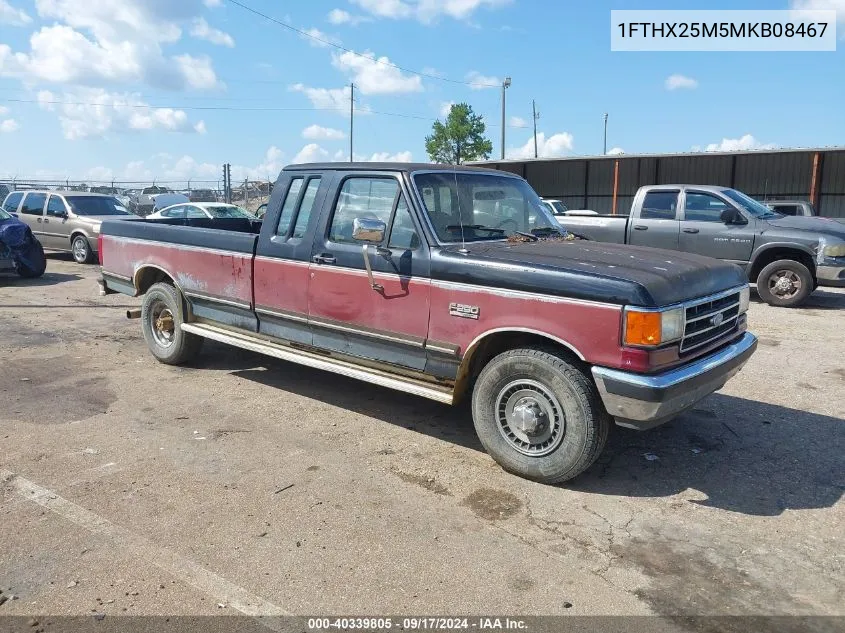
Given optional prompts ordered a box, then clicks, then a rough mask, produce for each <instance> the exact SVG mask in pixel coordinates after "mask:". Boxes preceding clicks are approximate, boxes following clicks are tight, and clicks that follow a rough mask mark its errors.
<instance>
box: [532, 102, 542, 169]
mask: <svg viewBox="0 0 845 633" xmlns="http://www.w3.org/2000/svg"><path fill="white" fill-rule="evenodd" d="M531 110H532V111H533V113H534V158H537V119H539V118H540V114H539V113H538V112H537V103H536V102H535V101H534V99H531Z"/></svg>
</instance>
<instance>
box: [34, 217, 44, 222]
mask: <svg viewBox="0 0 845 633" xmlns="http://www.w3.org/2000/svg"><path fill="white" fill-rule="evenodd" d="M35 221H36V222H43V221H44V219H43V218H36V219H35Z"/></svg>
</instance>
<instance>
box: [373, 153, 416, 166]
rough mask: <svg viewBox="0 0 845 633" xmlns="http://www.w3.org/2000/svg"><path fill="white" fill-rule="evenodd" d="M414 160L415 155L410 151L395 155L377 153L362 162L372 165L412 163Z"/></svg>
mask: <svg viewBox="0 0 845 633" xmlns="http://www.w3.org/2000/svg"><path fill="white" fill-rule="evenodd" d="M413 159H414V157H413V155H412V154H411V152H409V151H404V152H396V153H395V154H391V153H390V152H376V153H375V154H373V155H372V156H370V158H369V159H368V160H366V161H362V162H370V163H410V162H411V161H412V160H413Z"/></svg>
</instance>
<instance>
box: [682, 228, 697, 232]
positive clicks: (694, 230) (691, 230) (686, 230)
mask: <svg viewBox="0 0 845 633" xmlns="http://www.w3.org/2000/svg"><path fill="white" fill-rule="evenodd" d="M684 233H698V229H684Z"/></svg>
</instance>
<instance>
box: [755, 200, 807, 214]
mask: <svg viewBox="0 0 845 633" xmlns="http://www.w3.org/2000/svg"><path fill="white" fill-rule="evenodd" d="M763 204H765V205H766V206H767V207H769V208H770V209H771V210H772V211H775V212H776V213H780V214H781V215H796V216H803V217H815V216H817V215H818V213H816V209H815V208H814V207H813V203H812V202H807V201H806V200H766V201H765V202H764V203H763Z"/></svg>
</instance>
